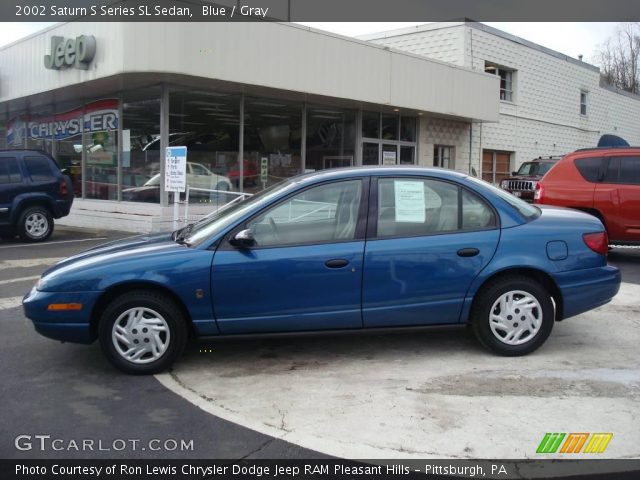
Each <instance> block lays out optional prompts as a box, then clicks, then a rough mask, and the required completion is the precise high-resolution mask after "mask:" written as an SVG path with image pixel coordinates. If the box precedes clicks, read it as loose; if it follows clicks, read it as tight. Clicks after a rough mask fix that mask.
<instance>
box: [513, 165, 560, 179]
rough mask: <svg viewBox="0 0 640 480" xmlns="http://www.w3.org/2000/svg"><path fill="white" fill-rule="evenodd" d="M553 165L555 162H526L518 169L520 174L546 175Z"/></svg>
mask: <svg viewBox="0 0 640 480" xmlns="http://www.w3.org/2000/svg"><path fill="white" fill-rule="evenodd" d="M552 166H553V163H548V162H544V163H542V162H524V163H523V164H522V165H520V168H519V169H518V172H517V173H518V175H527V176H528V175H530V176H533V175H544V174H545V173H547V172H548V171H549V169H550V168H551V167H552Z"/></svg>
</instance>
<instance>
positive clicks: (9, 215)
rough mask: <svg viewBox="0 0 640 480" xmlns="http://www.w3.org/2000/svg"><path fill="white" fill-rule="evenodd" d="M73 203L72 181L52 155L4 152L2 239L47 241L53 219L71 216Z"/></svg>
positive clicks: (0, 166)
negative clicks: (15, 237) (17, 236)
mask: <svg viewBox="0 0 640 480" xmlns="http://www.w3.org/2000/svg"><path fill="white" fill-rule="evenodd" d="M72 203H73V189H72V188H71V179H70V178H69V177H68V176H67V175H64V174H63V173H62V172H61V171H60V167H58V164H57V163H56V161H55V160H54V159H53V158H51V157H50V156H49V155H48V154H46V153H44V152H40V151H36V150H0V236H2V237H3V238H13V237H14V236H15V235H16V234H17V235H20V238H22V239H23V240H26V241H28V242H41V241H43V240H46V239H47V238H49V237H50V236H51V233H53V219H54V218H60V217H64V216H65V215H68V214H69V210H70V209H71V204H72Z"/></svg>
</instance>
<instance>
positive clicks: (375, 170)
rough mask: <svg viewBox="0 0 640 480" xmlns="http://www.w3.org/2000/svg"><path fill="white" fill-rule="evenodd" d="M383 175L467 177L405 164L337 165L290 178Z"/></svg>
mask: <svg viewBox="0 0 640 480" xmlns="http://www.w3.org/2000/svg"><path fill="white" fill-rule="evenodd" d="M373 175H376V176H379V175H382V176H385V175H403V176H411V175H418V176H422V175H430V176H434V177H438V178H443V179H451V180H453V179H463V178H466V177H468V175H467V174H466V173H462V172H458V171H455V170H449V169H446V168H438V167H421V166H406V165H393V166H363V167H339V168H330V169H327V170H320V171H316V172H310V173H306V174H303V175H300V176H297V177H294V179H292V180H293V181H296V182H304V181H307V180H311V179H314V180H318V179H320V180H323V179H326V180H330V179H334V178H352V177H362V176H373Z"/></svg>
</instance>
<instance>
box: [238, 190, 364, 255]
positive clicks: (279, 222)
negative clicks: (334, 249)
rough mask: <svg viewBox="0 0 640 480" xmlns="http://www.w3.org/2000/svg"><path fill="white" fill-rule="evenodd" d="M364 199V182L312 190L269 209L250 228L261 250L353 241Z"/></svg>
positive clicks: (249, 223)
mask: <svg viewBox="0 0 640 480" xmlns="http://www.w3.org/2000/svg"><path fill="white" fill-rule="evenodd" d="M361 197H362V181H361V180H360V179H358V180H348V181H341V182H335V183H330V184H325V185H320V186H317V187H312V188H309V189H306V190H304V191H302V192H300V193H298V194H296V195H294V196H292V197H290V198H288V199H287V200H285V201H284V202H282V203H280V204H278V205H277V206H275V207H273V208H269V209H267V210H266V211H265V212H263V213H261V214H260V215H258V216H257V217H256V218H254V219H253V220H250V221H249V222H248V223H247V228H249V229H251V231H252V232H253V236H254V239H255V242H256V246H258V247H274V246H285V245H301V244H315V243H327V242H340V241H347V240H353V239H355V235H356V226H357V224H358V215H359V209H360V199H361Z"/></svg>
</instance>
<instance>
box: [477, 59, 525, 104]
mask: <svg viewBox="0 0 640 480" xmlns="http://www.w3.org/2000/svg"><path fill="white" fill-rule="evenodd" d="M488 67H491V68H492V69H493V70H490V69H489V70H487V68H488ZM484 71H485V73H489V74H491V75H497V76H498V78H499V79H500V86H499V90H498V98H499V99H500V101H501V102H509V103H515V102H516V92H515V90H516V89H515V85H516V73H517V71H518V70H516V69H515V68H509V67H504V66H501V65H497V64H495V63H493V62H489V61H486V60H485V62H484ZM503 74H504V76H503ZM503 81H504V83H505V87H504V88H503V87H502V82H503ZM507 86H509V88H507ZM503 93H504V98H503ZM507 97H509V98H507Z"/></svg>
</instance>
